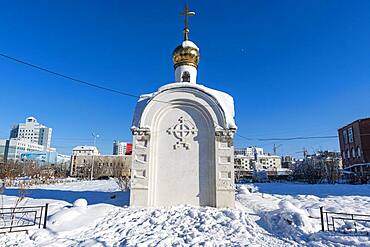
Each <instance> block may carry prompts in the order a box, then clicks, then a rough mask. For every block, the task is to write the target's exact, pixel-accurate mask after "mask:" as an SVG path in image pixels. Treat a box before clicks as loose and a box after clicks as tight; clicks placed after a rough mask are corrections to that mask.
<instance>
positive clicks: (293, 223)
mask: <svg viewBox="0 0 370 247" xmlns="http://www.w3.org/2000/svg"><path fill="white" fill-rule="evenodd" d="M278 206H279V209H277V210H274V211H271V212H266V213H264V214H262V217H263V219H264V221H265V222H266V223H267V226H268V228H269V229H270V230H271V231H273V232H275V233H277V234H278V235H279V236H282V237H286V238H293V239H294V240H296V241H300V238H301V237H302V236H304V235H306V234H310V233H312V232H314V229H315V224H314V222H312V220H311V219H310V218H309V216H310V215H309V214H308V212H307V211H306V210H303V209H300V208H298V207H296V206H294V205H293V204H292V203H291V202H289V201H288V200H282V201H280V202H279V204H278Z"/></svg>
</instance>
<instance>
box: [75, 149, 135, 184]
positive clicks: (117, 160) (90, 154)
mask: <svg viewBox="0 0 370 247" xmlns="http://www.w3.org/2000/svg"><path fill="white" fill-rule="evenodd" d="M93 164H94V168H93V170H94V178H99V177H106V176H108V177H117V176H123V177H130V176H131V155H101V154H100V152H99V150H98V149H97V148H96V147H94V146H77V147H75V148H74V149H73V151H72V157H71V164H70V175H71V176H72V177H80V178H89V177H90V173H91V169H92V166H93Z"/></svg>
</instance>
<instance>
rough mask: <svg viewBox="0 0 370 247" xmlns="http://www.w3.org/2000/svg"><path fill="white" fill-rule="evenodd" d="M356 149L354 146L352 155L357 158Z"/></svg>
mask: <svg viewBox="0 0 370 247" xmlns="http://www.w3.org/2000/svg"><path fill="white" fill-rule="evenodd" d="M355 152H356V150H355V149H354V148H352V157H353V158H356V154H355Z"/></svg>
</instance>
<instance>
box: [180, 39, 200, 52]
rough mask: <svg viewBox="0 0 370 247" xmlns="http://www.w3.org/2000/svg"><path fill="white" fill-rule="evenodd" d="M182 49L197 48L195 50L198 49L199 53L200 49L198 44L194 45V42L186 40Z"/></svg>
mask: <svg viewBox="0 0 370 247" xmlns="http://www.w3.org/2000/svg"><path fill="white" fill-rule="evenodd" d="M181 45H182V47H184V48H185V47H192V48H195V49H197V50H198V51H199V48H198V46H197V45H196V44H194V42H193V41H190V40H184V41H183V42H182V44H181Z"/></svg>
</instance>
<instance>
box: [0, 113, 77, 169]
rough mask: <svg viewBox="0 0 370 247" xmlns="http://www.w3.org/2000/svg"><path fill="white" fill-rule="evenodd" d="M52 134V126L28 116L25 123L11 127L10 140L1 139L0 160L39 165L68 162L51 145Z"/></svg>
mask: <svg viewBox="0 0 370 247" xmlns="http://www.w3.org/2000/svg"><path fill="white" fill-rule="evenodd" d="M51 134H52V128H49V127H46V126H45V125H42V124H40V123H38V122H37V120H36V118H34V117H28V118H27V119H26V122H25V123H20V124H17V125H15V126H14V127H13V128H12V129H11V131H10V138H9V139H8V140H0V162H2V163H6V162H24V161H32V162H34V163H36V164H37V165H56V164H61V163H66V157H65V156H63V155H62V154H58V153H57V152H56V149H55V148H52V147H50V144H51ZM68 157H69V158H70V156H68ZM68 163H69V162H68Z"/></svg>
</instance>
